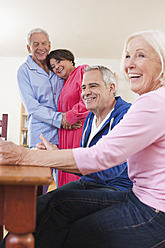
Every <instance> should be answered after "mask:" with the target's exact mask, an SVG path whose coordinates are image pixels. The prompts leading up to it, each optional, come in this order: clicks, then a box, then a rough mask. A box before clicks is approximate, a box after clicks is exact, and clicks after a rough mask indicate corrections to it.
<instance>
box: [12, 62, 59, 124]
mask: <svg viewBox="0 0 165 248" xmlns="http://www.w3.org/2000/svg"><path fill="white" fill-rule="evenodd" d="M17 81H18V88H19V92H20V96H21V99H22V102H23V104H24V106H25V108H26V110H27V112H28V114H29V115H33V117H34V118H36V119H38V120H40V121H42V122H45V123H48V124H50V125H52V126H55V127H57V128H60V127H61V121H62V115H61V113H60V112H56V111H55V110H54V109H52V108H51V107H50V106H49V107H47V106H44V105H43V104H41V103H39V101H38V100H37V99H35V94H34V91H33V89H32V86H31V82H30V79H29V75H28V72H27V71H26V70H25V69H24V68H21V67H20V68H19V69H18V72H17Z"/></svg>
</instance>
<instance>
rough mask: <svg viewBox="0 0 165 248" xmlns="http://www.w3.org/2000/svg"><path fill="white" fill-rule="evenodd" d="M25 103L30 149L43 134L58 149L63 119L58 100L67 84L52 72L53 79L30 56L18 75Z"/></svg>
mask: <svg viewBox="0 0 165 248" xmlns="http://www.w3.org/2000/svg"><path fill="white" fill-rule="evenodd" d="M17 80H18V87H19V91H20V96H21V99H22V102H23V104H24V106H25V108H26V110H27V112H28V119H27V121H28V133H29V147H30V148H31V147H35V146H36V144H37V143H38V142H41V140H40V134H41V133H42V134H43V135H44V137H45V138H46V139H47V140H48V141H49V142H51V143H53V144H57V145H58V142H59V141H58V140H59V139H58V128H60V127H61V121H62V115H61V113H60V112H57V111H58V98H59V95H60V93H61V90H62V87H63V80H62V79H60V78H59V77H57V76H56V75H55V74H54V73H53V72H51V71H50V73H49V75H48V74H47V73H46V72H45V71H44V70H43V69H42V68H41V67H40V66H38V65H37V64H36V63H35V61H34V60H33V59H32V56H31V55H29V56H28V58H27V60H26V62H25V63H24V64H22V65H21V66H20V67H19V69H18V72H17Z"/></svg>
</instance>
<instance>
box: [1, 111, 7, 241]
mask: <svg viewBox="0 0 165 248" xmlns="http://www.w3.org/2000/svg"><path fill="white" fill-rule="evenodd" d="M7 124H8V114H2V120H0V127H1V138H4V139H5V140H7ZM2 239H3V226H0V241H1V240H2Z"/></svg>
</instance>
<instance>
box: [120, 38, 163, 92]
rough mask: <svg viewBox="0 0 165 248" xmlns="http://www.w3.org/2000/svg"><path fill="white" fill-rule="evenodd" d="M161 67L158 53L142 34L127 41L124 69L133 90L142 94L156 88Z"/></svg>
mask: <svg viewBox="0 0 165 248" xmlns="http://www.w3.org/2000/svg"><path fill="white" fill-rule="evenodd" d="M161 67H162V66H161V61H160V58H159V56H158V54H157V53H156V51H155V50H154V49H153V48H152V46H151V45H150V44H149V43H148V42H147V41H146V40H145V39H144V38H143V37H142V36H135V37H134V38H132V39H131V40H130V41H129V42H128V45H127V49H126V55H125V64H124V70H125V73H126V75H127V78H128V80H129V82H130V89H131V90H132V91H133V92H135V93H137V94H139V95H142V94H144V93H147V92H149V91H152V90H155V89H157V88H158V86H159V84H160V81H159V80H157V77H158V76H159V74H160V72H161Z"/></svg>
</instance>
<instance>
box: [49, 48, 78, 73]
mask: <svg viewBox="0 0 165 248" xmlns="http://www.w3.org/2000/svg"><path fill="white" fill-rule="evenodd" d="M50 59H55V60H58V61H61V60H65V59H66V60H69V61H72V64H73V66H75V62H74V55H73V53H72V52H71V51H69V50H67V49H56V50H53V51H51V52H50V53H49V54H48V55H47V58H46V60H47V66H48V68H49V70H51V71H52V67H51V65H50Z"/></svg>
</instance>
